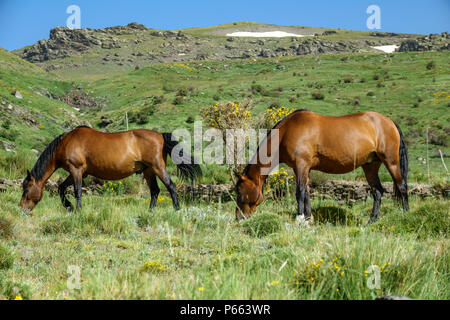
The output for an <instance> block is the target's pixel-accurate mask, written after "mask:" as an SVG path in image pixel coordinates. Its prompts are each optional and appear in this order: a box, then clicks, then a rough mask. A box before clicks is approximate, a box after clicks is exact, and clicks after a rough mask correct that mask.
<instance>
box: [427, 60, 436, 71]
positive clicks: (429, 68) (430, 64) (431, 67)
mask: <svg viewBox="0 0 450 320" xmlns="http://www.w3.org/2000/svg"><path fill="white" fill-rule="evenodd" d="M434 68H436V63H435V62H434V61H430V62H428V63H427V70H431V69H434Z"/></svg>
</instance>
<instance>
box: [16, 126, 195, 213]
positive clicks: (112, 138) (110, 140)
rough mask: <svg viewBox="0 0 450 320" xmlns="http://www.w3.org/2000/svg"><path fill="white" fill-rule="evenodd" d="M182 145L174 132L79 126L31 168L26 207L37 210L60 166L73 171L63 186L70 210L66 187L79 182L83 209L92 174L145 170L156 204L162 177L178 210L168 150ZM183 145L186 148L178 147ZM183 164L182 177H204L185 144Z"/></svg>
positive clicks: (112, 175)
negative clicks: (87, 181)
mask: <svg viewBox="0 0 450 320" xmlns="http://www.w3.org/2000/svg"><path fill="white" fill-rule="evenodd" d="M177 145H178V142H177V141H175V140H174V139H173V137H172V134H170V133H163V134H161V133H158V132H155V131H152V130H145V129H138V130H131V131H126V132H117V133H104V132H100V131H97V130H94V129H91V128H89V127H84V126H82V127H77V128H76V129H74V130H72V131H70V132H69V133H66V134H62V135H60V136H58V137H57V138H56V139H55V140H53V141H52V142H51V143H50V144H49V145H48V146H47V147H46V148H45V150H44V152H43V153H42V154H41V155H40V157H39V159H38V160H37V162H36V164H35V166H34V167H33V169H32V170H31V172H30V171H28V170H27V177H26V178H25V179H24V181H23V185H22V187H23V195H22V199H21V201H20V207H21V208H22V210H30V211H31V210H32V209H33V208H34V207H35V206H36V204H37V203H38V202H39V201H40V200H41V198H42V194H43V189H44V186H45V183H46V181H47V180H48V179H49V178H50V176H51V175H52V174H53V173H54V172H55V171H56V170H57V169H58V168H63V169H64V170H66V171H68V172H69V174H70V175H69V176H68V177H67V179H66V180H64V182H62V183H61V184H60V185H59V188H58V192H59V195H60V197H61V201H62V203H63V205H64V207H66V208H67V209H70V210H71V209H73V206H72V204H71V203H70V202H69V201H68V200H67V199H66V196H65V191H66V189H67V187H69V186H70V185H72V184H73V186H74V190H75V198H76V205H77V208H81V186H82V181H83V178H85V177H86V176H88V175H91V176H94V177H97V178H100V179H105V180H119V179H123V178H126V177H128V176H130V175H132V174H134V173H143V174H144V178H145V180H146V181H147V184H148V186H149V188H150V194H151V202H150V209H153V208H154V207H155V205H156V200H157V198H158V194H159V191H160V189H159V187H158V183H157V181H156V177H158V178H159V179H160V180H161V181H162V182H163V183H164V185H165V186H166V188H167V189H168V190H169V193H170V196H171V197H172V201H173V205H174V207H175V209H179V208H180V205H179V202H178V196H177V193H176V188H175V184H174V183H173V182H172V180H171V179H170V176H169V174H168V173H167V171H166V160H167V154H171V153H172V150H173V149H174V148H175V147H176V146H177ZM178 149H180V148H178ZM177 157H178V159H177V161H174V162H175V163H176V164H177V168H178V171H179V173H180V174H181V176H182V177H184V178H187V179H191V180H194V179H195V178H197V177H199V176H201V169H200V167H199V166H198V165H196V164H192V163H193V161H192V158H191V157H190V156H188V155H187V154H186V153H184V152H183V150H182V149H180V152H179V153H178V155H177Z"/></svg>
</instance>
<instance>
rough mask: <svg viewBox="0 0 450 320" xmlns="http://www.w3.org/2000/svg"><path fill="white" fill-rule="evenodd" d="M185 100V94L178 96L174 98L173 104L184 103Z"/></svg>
mask: <svg viewBox="0 0 450 320" xmlns="http://www.w3.org/2000/svg"><path fill="white" fill-rule="evenodd" d="M183 102H184V97H183V96H176V97H175V100H173V104H174V105H179V104H183Z"/></svg>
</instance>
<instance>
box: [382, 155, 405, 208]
mask: <svg viewBox="0 0 450 320" xmlns="http://www.w3.org/2000/svg"><path fill="white" fill-rule="evenodd" d="M384 165H385V166H386V168H387V170H388V171H389V174H390V175H391V177H392V180H394V195H395V196H396V197H397V199H398V200H399V202H400V201H401V203H402V207H403V211H409V202H408V186H407V185H406V182H405V180H404V179H403V178H402V173H401V169H400V165H399V164H392V163H389V162H384Z"/></svg>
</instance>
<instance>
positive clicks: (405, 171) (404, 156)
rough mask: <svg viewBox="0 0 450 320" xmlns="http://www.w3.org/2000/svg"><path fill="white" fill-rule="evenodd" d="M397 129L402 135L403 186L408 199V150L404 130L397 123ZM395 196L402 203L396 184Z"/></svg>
mask: <svg viewBox="0 0 450 320" xmlns="http://www.w3.org/2000/svg"><path fill="white" fill-rule="evenodd" d="M394 124H395V126H396V127H397V130H398V133H399V135H400V148H399V150H398V155H399V160H400V172H401V174H402V186H403V187H404V190H405V193H406V197H408V149H407V148H406V144H405V140H404V139H403V134H402V130H401V129H400V127H399V126H398V124H397V123H395V122H394ZM394 195H395V197H396V198H397V200H398V201H399V202H400V201H402V194H401V192H400V190H399V188H398V186H397V185H396V184H395V182H394Z"/></svg>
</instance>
